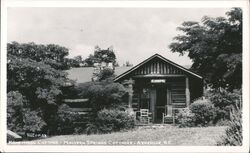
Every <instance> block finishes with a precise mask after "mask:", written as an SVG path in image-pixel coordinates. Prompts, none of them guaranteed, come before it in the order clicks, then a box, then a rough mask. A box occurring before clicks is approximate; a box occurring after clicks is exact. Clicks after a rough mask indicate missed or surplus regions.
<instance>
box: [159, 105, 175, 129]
mask: <svg viewBox="0 0 250 153" xmlns="http://www.w3.org/2000/svg"><path fill="white" fill-rule="evenodd" d="M162 123H163V124H165V123H173V124H175V117H174V113H173V105H165V111H164V113H162Z"/></svg>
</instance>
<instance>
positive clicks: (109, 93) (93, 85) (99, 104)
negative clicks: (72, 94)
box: [78, 79, 128, 113]
mask: <svg viewBox="0 0 250 153" xmlns="http://www.w3.org/2000/svg"><path fill="white" fill-rule="evenodd" d="M78 91H79V95H80V96H81V97H82V98H89V100H90V105H91V106H90V107H92V108H93V111H94V113H97V112H98V111H99V110H101V109H103V108H117V107H120V106H121V107H122V106H123V105H124V104H127V100H128V99H127V98H128V97H127V90H126V88H125V87H124V86H123V85H122V84H120V83H114V82H113V81H112V80H110V79H106V80H103V81H96V82H87V83H82V84H79V85H78Z"/></svg>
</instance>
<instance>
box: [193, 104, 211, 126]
mask: <svg viewBox="0 0 250 153" xmlns="http://www.w3.org/2000/svg"><path fill="white" fill-rule="evenodd" d="M190 110H191V112H192V113H194V123H195V125H196V126H197V125H200V126H207V125H208V124H209V123H211V122H213V120H214V118H215V116H216V111H215V108H214V105H213V104H212V103H211V102H210V101H209V100H207V99H205V100H197V101H195V102H194V103H192V104H191V105H190Z"/></svg>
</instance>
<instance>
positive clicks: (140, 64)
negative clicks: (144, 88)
mask: <svg viewBox="0 0 250 153" xmlns="http://www.w3.org/2000/svg"><path fill="white" fill-rule="evenodd" d="M154 58H159V59H161V60H163V61H165V62H167V63H169V64H170V65H173V66H174V67H176V68H178V69H180V70H182V71H184V72H186V73H188V74H190V75H192V76H195V77H197V78H200V79H202V76H200V75H198V74H196V73H194V72H192V71H190V70H188V69H186V68H185V67H183V66H180V65H178V64H176V63H174V62H172V61H170V60H168V59H166V58H165V57H163V56H161V55H159V54H154V55H153V56H151V57H149V58H148V59H146V60H144V61H142V62H141V63H139V64H138V65H136V66H134V67H132V68H131V69H129V70H128V71H126V72H124V73H122V74H121V75H119V76H117V77H116V78H115V80H114V81H117V80H119V79H121V78H123V77H125V76H127V75H128V74H130V73H132V72H134V71H135V70H137V69H138V68H140V67H141V66H142V65H144V64H145V63H147V62H149V61H151V60H152V59H154Z"/></svg>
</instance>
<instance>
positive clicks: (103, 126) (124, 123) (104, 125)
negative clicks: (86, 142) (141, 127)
mask: <svg viewBox="0 0 250 153" xmlns="http://www.w3.org/2000/svg"><path fill="white" fill-rule="evenodd" d="M134 126H135V118H134V116H133V115H130V114H129V113H128V112H126V111H121V110H118V109H103V110H101V111H99V112H98V114H97V117H96V119H95V120H94V122H92V123H89V124H88V125H87V128H86V132H87V134H92V133H111V132H115V131H120V130H124V129H131V128H134Z"/></svg>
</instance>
